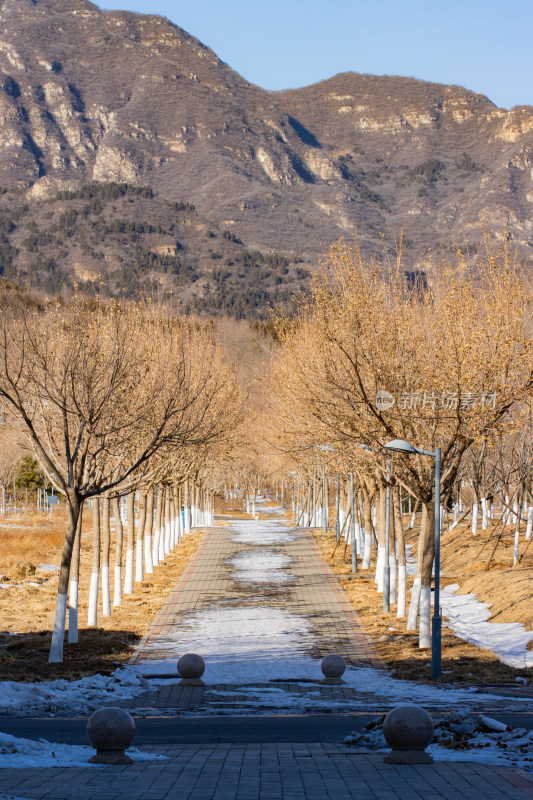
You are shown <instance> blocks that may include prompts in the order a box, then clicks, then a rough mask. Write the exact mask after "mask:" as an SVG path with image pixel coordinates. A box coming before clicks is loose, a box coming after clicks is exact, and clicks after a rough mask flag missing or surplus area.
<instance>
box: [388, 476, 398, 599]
mask: <svg viewBox="0 0 533 800" xmlns="http://www.w3.org/2000/svg"><path fill="white" fill-rule="evenodd" d="M397 488H398V487H397V486H396V487H395V486H393V487H391V489H390V490H389V491H390V498H389V573H390V584H389V607H390V606H393V605H394V604H395V603H396V588H397V565H396V535H395V525H394V501H393V495H394V491H395V489H397Z"/></svg>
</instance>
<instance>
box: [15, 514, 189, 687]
mask: <svg viewBox="0 0 533 800" xmlns="http://www.w3.org/2000/svg"><path fill="white" fill-rule="evenodd" d="M45 516H46V515H44V514H43V515H39V516H37V515H35V516H34V517H32V519H31V520H30V518H28V519H27V521H28V522H29V521H36V522H37V524H36V525H35V526H34V527H33V528H32V533H31V534H30V533H29V532H28V533H26V532H24V533H23V535H22V537H21V536H20V532H19V530H20V529H17V528H13V529H8V528H5V529H2V535H1V540H2V548H3V550H4V551H5V553H6V561H5V562H4V561H3V560H2V566H1V567H0V571H3V572H4V573H7V574H8V575H9V577H11V578H12V579H13V580H12V581H11V582H12V584H13V585H12V588H9V589H2V590H0V615H1V619H2V631H3V632H6V633H9V634H11V635H10V636H5V635H2V634H1V633H0V679H2V680H6V679H7V680H9V679H10V680H49V679H51V678H56V677H67V678H70V679H76V678H79V677H82V676H85V675H90V674H94V673H97V672H101V673H103V674H108V673H109V672H111V671H112V670H113V669H115V667H116V666H117V664H120V663H125V662H127V661H128V660H129V658H130V656H131V653H132V650H133V647H132V645H133V644H134V643H135V642H136V641H139V640H140V639H141V638H142V636H143V635H144V634H145V633H146V631H147V630H148V628H149V626H150V624H151V623H152V622H153V620H154V618H155V617H156V616H157V614H158V613H159V611H160V610H161V608H162V606H163V605H164V603H165V600H166V598H167V597H168V595H169V593H170V591H171V590H172V588H173V587H174V586H175V585H176V583H177V581H178V580H179V578H180V577H181V575H182V574H183V572H184V571H185V569H186V568H187V566H188V564H189V562H190V560H191V559H192V558H193V556H194V555H195V553H196V551H197V550H198V547H199V545H200V543H201V541H202V539H203V537H204V533H205V532H204V531H201V530H198V531H193V532H192V533H191V534H189V535H188V536H186V537H185V538H184V539H183V540H182V542H181V543H180V545H179V547H177V548H176V549H175V550H174V552H173V553H171V554H170V555H169V556H168V557H167V558H166V559H165V562H164V565H162V566H160V567H157V568H156V570H155V572H154V574H153V575H149V576H146V578H145V580H144V581H143V582H142V583H141V584H139V583H136V584H135V590H134V593H133V594H132V595H123V605H122V606H120V607H116V608H115V607H114V608H113V609H112V616H111V617H102V616H101V606H100V607H99V618H98V624H99V626H100V627H99V628H98V629H88V628H86V627H85V625H86V622H87V606H88V595H89V580H90V571H91V537H90V515H89V514H86V515H85V521H84V526H83V531H84V533H83V536H82V550H81V559H80V596H79V625H80V636H79V638H80V642H79V643H78V644H68V643H67V642H65V653H64V656H65V660H64V663H63V664H50V665H49V664H48V663H47V658H48V650H49V647H50V637H51V634H50V631H51V629H52V625H53V617H54V611H55V597H56V591H57V573H45V572H41V571H39V570H37V571H36V573H35V574H34V575H31V576H27V577H25V578H18V577H17V576H16V571H17V563H18V562H30V563H32V564H33V565H34V566H38V565H39V564H40V563H48V564H59V557H60V552H61V546H62V542H63V534H64V521H65V512H64V510H63V511H61V510H56V511H54V518H53V520H52V522H51V523H50V524H49V525H46V524H45V520H44V519H43V517H45ZM2 521H3V522H5V521H6V520H2ZM16 524H22V522H21V521H19V520H17V521H16ZM111 545H112V546H111V552H112V553H114V541H113V538H112V543H111ZM111 572H113V570H111ZM31 583H38V584H39V586H31V585H30V584H31ZM111 591H113V588H112V587H111ZM13 634H16V635H15V636H13Z"/></svg>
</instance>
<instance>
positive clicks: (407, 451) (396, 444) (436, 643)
mask: <svg viewBox="0 0 533 800" xmlns="http://www.w3.org/2000/svg"><path fill="white" fill-rule="evenodd" d="M385 449H386V450H393V451H394V452H396V453H403V454H404V455H417V454H418V455H421V456H429V457H430V458H434V459H435V596H434V601H433V625H432V629H431V677H432V678H433V679H434V680H435V679H436V678H440V676H441V651H442V645H441V629H442V619H441V616H440V468H441V458H442V450H441V448H440V447H436V448H435V452H434V453H432V452H431V451H428V450H420V449H419V448H418V447H413V445H412V444H409V442H406V441H405V440H404V439H393V440H392V441H391V442H387V444H386V445H385Z"/></svg>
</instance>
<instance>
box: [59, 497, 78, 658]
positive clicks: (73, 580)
mask: <svg viewBox="0 0 533 800" xmlns="http://www.w3.org/2000/svg"><path fill="white" fill-rule="evenodd" d="M81 527H82V511H81V510H80V515H79V518H78V524H77V527H76V536H75V539H74V545H73V548H72V563H71V566H70V590H69V608H68V641H69V644H75V643H76V642H77V641H78V592H79V579H80V578H79V576H80V553H81ZM61 653H63V647H61Z"/></svg>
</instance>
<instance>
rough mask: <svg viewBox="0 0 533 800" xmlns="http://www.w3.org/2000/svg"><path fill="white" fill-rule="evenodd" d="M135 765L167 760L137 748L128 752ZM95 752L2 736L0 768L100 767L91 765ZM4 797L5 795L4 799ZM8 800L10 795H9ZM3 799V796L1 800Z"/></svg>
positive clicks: (76, 746)
mask: <svg viewBox="0 0 533 800" xmlns="http://www.w3.org/2000/svg"><path fill="white" fill-rule="evenodd" d="M126 752H127V754H128V755H129V756H130V758H131V759H132V760H133V761H161V760H167V756H160V755H156V754H154V753H143V752H141V751H140V750H138V749H137V748H136V747H130V748H129V750H126ZM94 753H95V751H94V750H93V748H92V747H86V746H84V745H79V744H59V743H58V742H48V741H47V740H46V739H38V740H37V741H33V739H20V738H18V737H15V736H10V735H9V734H8V733H0V768H1V767H3V768H4V769H8V768H10V769H13V768H15V769H17V768H18V769H29V768H31V767H93V766H94V767H98V766H102V765H100V764H90V763H89V759H90V758H92V756H93V755H94ZM4 796H5V795H4ZM8 796H9V795H8ZM1 797H2V795H0V800H1Z"/></svg>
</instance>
